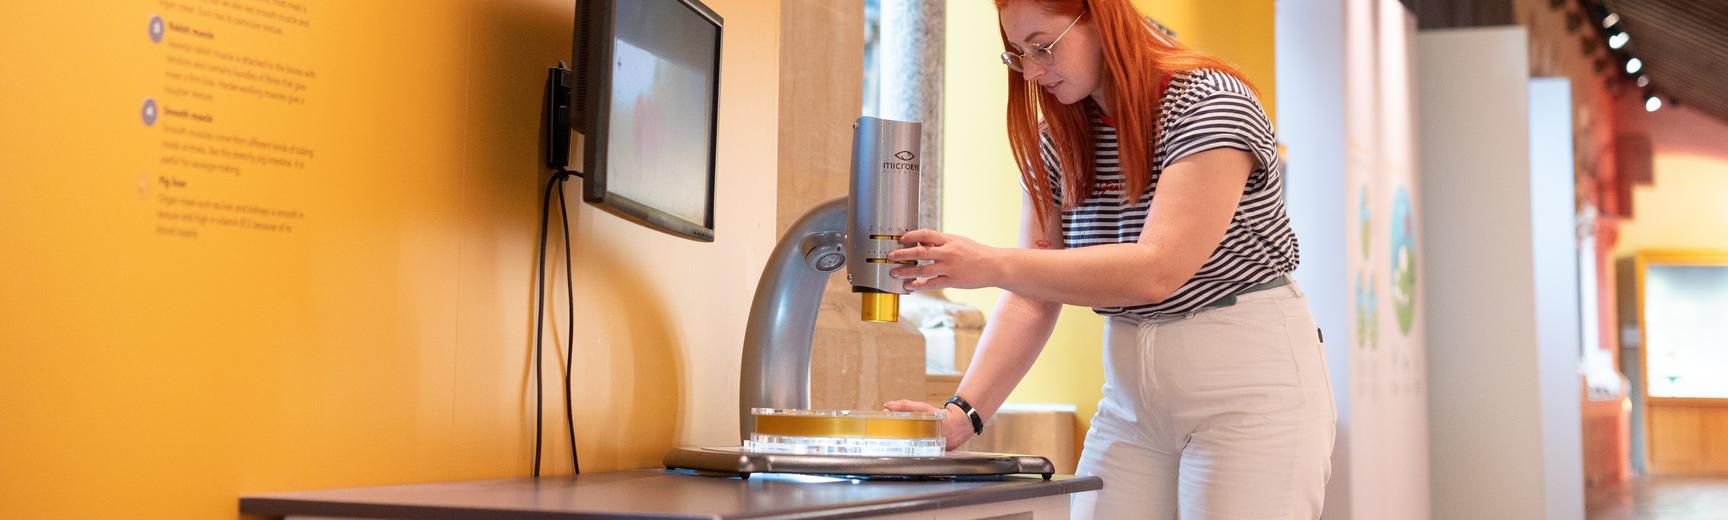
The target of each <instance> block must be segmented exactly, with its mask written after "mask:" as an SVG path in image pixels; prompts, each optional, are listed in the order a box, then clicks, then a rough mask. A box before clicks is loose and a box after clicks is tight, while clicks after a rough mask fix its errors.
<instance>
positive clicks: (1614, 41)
mask: <svg viewBox="0 0 1728 520" xmlns="http://www.w3.org/2000/svg"><path fill="white" fill-rule="evenodd" d="M1631 39H1632V35H1630V34H1626V33H1615V34H1614V35H1613V36H1609V37H1608V48H1610V49H1614V50H1619V49H1620V48H1621V47H1625V46H1626V42H1627V41H1628V40H1631Z"/></svg>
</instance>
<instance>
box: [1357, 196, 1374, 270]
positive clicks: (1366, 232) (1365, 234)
mask: <svg viewBox="0 0 1728 520" xmlns="http://www.w3.org/2000/svg"><path fill="white" fill-rule="evenodd" d="M1357 213H1358V215H1359V217H1358V220H1360V221H1361V222H1362V259H1364V260H1366V259H1368V252H1369V251H1371V249H1369V248H1370V247H1371V245H1370V244H1371V243H1372V242H1373V240H1370V239H1371V238H1372V237H1373V236H1374V234H1373V226H1372V225H1371V224H1372V222H1373V221H1372V220H1370V218H1372V217H1373V214H1372V213H1370V212H1369V211H1368V187H1367V186H1363V187H1362V197H1361V202H1359V203H1358V204H1357Z"/></svg>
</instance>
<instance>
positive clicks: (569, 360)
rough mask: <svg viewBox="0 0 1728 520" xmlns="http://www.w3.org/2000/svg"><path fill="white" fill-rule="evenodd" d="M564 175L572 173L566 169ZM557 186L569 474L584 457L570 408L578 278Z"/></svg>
mask: <svg viewBox="0 0 1728 520" xmlns="http://www.w3.org/2000/svg"><path fill="white" fill-rule="evenodd" d="M564 178H565V179H569V178H570V175H569V174H568V173H566V174H565V175H564ZM559 186H560V187H559V188H558V215H559V217H558V220H559V222H560V223H562V224H563V225H564V302H565V303H564V310H565V311H567V312H569V314H570V317H569V319H570V321H569V324H570V326H569V327H566V328H565V329H564V431H566V432H569V434H570V474H572V475H580V474H582V463H581V459H578V458H577V457H576V417H575V412H574V411H572V410H571V407H572V404H571V401H570V374H571V373H574V372H575V371H576V278H575V277H574V276H572V275H571V272H572V269H571V267H570V263H571V259H570V251H571V250H570V247H571V245H570V205H569V204H568V203H566V202H564V188H563V187H562V186H563V182H559Z"/></svg>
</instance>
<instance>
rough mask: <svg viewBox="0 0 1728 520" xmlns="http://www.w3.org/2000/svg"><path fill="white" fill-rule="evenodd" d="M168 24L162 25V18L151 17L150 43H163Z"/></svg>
mask: <svg viewBox="0 0 1728 520" xmlns="http://www.w3.org/2000/svg"><path fill="white" fill-rule="evenodd" d="M167 29H168V27H167V24H165V23H162V17H160V16H156V15H150V42H151V43H162V34H163V33H165V32H167Z"/></svg>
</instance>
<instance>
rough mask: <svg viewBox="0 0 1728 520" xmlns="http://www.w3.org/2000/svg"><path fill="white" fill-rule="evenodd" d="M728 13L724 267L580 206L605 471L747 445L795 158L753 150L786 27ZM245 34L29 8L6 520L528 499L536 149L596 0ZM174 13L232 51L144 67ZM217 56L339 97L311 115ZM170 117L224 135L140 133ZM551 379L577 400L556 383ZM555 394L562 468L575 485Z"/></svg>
mask: <svg viewBox="0 0 1728 520" xmlns="http://www.w3.org/2000/svg"><path fill="white" fill-rule="evenodd" d="M707 3H708V4H709V5H711V6H712V7H714V8H715V10H716V11H718V12H719V13H720V14H721V15H722V16H724V17H725V20H726V35H727V37H726V41H725V44H724V45H725V46H724V52H725V55H724V64H725V65H724V71H723V74H722V78H721V91H722V93H723V96H724V98H723V100H722V102H721V107H720V114H721V117H722V122H721V124H720V128H719V131H720V137H719V139H720V145H721V149H720V152H719V158H718V160H719V169H718V171H719V183H718V186H719V191H718V193H717V197H716V201H717V205H718V208H717V212H718V224H717V227H718V240H717V241H716V242H715V243H713V244H699V243H695V242H688V241H683V240H680V239H676V238H672V237H668V236H665V235H660V234H657V233H655V232H652V231H648V230H646V229H643V228H639V227H637V226H634V225H632V224H628V223H625V222H622V221H620V220H619V219H618V218H616V217H613V216H611V215H608V214H604V213H600V212H596V211H594V210H593V208H591V207H589V206H587V205H584V204H582V203H580V202H576V200H577V199H579V197H580V196H579V184H572V185H571V188H572V189H571V192H570V194H571V200H572V201H573V203H574V204H573V206H572V208H571V209H572V211H573V213H572V218H573V220H574V226H573V229H572V233H573V234H574V236H575V242H576V243H575V250H576V251H577V253H576V255H575V260H576V266H575V282H576V286H577V288H576V298H577V300H578V304H577V311H578V314H579V322H578V323H577V325H576V330H577V333H576V334H575V336H576V350H577V352H578V354H577V356H576V366H577V369H576V373H575V378H574V379H575V395H576V396H577V400H578V403H577V406H576V416H577V417H576V423H577V427H576V435H577V439H578V441H579V442H580V443H581V445H582V447H583V455H584V458H583V463H584V464H583V465H584V468H585V469H586V470H590V471H596V470H608V469H617V468H631V467H645V466H652V465H655V464H657V463H658V460H659V457H660V455H661V454H662V453H663V452H664V451H665V450H666V449H667V448H669V447H671V446H673V445H675V444H679V443H693V444H721V443H727V442H735V441H736V438H735V437H736V433H735V432H736V419H735V412H734V409H733V408H732V407H733V406H735V403H736V395H737V392H736V388H737V387H736V385H737V376H736V374H737V365H738V360H739V349H740V343H741V340H742V337H743V327H744V318H745V312H746V310H747V309H748V307H749V305H748V303H749V299H750V297H751V294H752V291H753V288H754V285H755V273H756V272H757V270H758V267H748V266H760V265H761V262H762V261H763V260H764V259H765V258H766V255H767V253H768V251H769V250H770V249H771V248H772V247H773V239H774V236H773V225H774V204H773V203H772V200H773V196H774V194H773V192H772V188H771V187H772V186H774V182H775V181H774V171H773V168H766V169H765V168H762V164H764V162H763V161H764V158H768V159H766V160H767V161H768V163H767V164H772V158H773V157H775V156H776V144H775V142H774V140H772V139H766V140H764V139H758V138H753V137H752V136H763V135H767V136H772V135H775V133H776V130H775V128H776V124H777V123H776V121H777V96H778V89H777V81H775V80H774V78H775V76H776V74H777V60H778V52H779V49H778V41H777V36H778V34H779V21H778V13H779V2H778V1H774V0H768V1H764V0H707ZM224 4H226V3H218V2H204V1H200V0H157V1H152V2H128V3H125V4H124V5H115V6H108V7H104V8H101V9H91V8H88V7H85V6H84V5H83V4H80V3H76V2H70V3H68V2H23V3H19V4H18V5H13V6H10V8H9V9H8V18H9V20H10V21H11V24H10V25H11V28H10V29H9V30H7V31H3V32H0V46H4V48H6V49H9V50H8V51H7V52H6V53H5V54H4V56H3V57H0V65H3V67H0V68H4V70H6V71H7V79H6V80H5V81H4V82H0V99H6V100H8V102H7V105H8V108H7V109H6V116H5V117H3V118H0V136H4V137H3V138H0V178H3V179H4V180H5V181H4V182H5V188H4V189H0V244H5V245H4V250H5V252H4V253H3V254H0V517H4V518H81V517H118V516H123V515H124V516H132V517H142V518H228V517H233V516H234V515H235V511H236V503H237V497H238V496H239V495H241V494H244V493H248V492H258V491H276V490H296V489H310V488H326V487H336V486H354V485H369V484H384V483H402V482H423V481H437V480H451V479H472V478H483V477H500V476H512V475H526V474H527V473H528V467H529V459H530V453H531V449H532V446H531V441H532V424H533V414H532V409H531V408H530V406H531V403H532V398H533V397H532V396H533V394H532V392H531V388H530V387H529V386H528V383H527V374H528V371H529V364H528V356H529V346H530V343H529V341H530V338H531V331H532V330H533V325H532V321H531V313H530V311H531V309H532V307H531V303H532V297H531V292H530V287H531V285H532V281H533V265H534V258H533V252H534V247H535V239H536V235H535V233H536V226H537V224H538V214H537V213H538V208H537V206H538V203H539V194H540V192H539V190H540V184H541V182H542V181H543V179H544V172H542V171H541V170H540V169H539V168H538V167H537V162H536V159H535V153H536V152H537V150H538V143H537V140H536V134H535V132H536V131H537V127H538V117H539V110H540V88H541V81H542V78H543V77H544V70H545V67H546V66H547V65H550V64H552V63H554V62H556V61H558V60H560V59H565V60H568V59H569V54H570V48H569V45H570V35H571V25H572V24H571V19H572V6H573V4H574V2H572V1H570V0H512V1H492V0H439V1H433V2H418V3H414V4H413V5H412V6H409V5H407V4H401V3H388V5H387V4H386V3H379V2H347V1H336V0H290V1H289V2H286V4H287V5H294V6H302V7H304V8H305V11H303V12H301V11H295V10H292V9H291V8H288V7H282V6H283V5H284V3H282V2H276V3H270V2H240V3H236V4H238V5H243V6H248V7H251V8H256V7H263V8H264V9H267V10H270V11H271V12H272V13H275V14H285V15H288V16H289V17H300V18H304V19H306V20H309V24H307V25H306V26H303V27H302V26H299V25H297V24H294V23H292V22H289V21H284V20H283V19H282V18H280V17H270V16H265V15H264V14H261V13H257V12H247V11H246V10H243V9H240V8H236V7H228V6H224ZM152 14H160V15H162V16H163V17H164V18H165V19H166V20H168V21H169V22H170V23H171V24H175V25H179V26H182V27H190V28H191V29H194V30H197V31H199V32H204V33H207V34H210V35H211V36H213V39H204V38H202V37H199V36H193V35H191V34H189V33H180V32H172V31H171V32H169V33H168V35H167V38H166V39H165V40H164V41H163V42H162V43H151V42H150V40H149V38H148V35H147V20H149V19H150V16H151V15H152ZM223 18H227V19H232V20H236V21H238V23H237V22H234V21H224V20H223ZM199 49H203V50H204V51H220V52H222V53H233V54H234V57H250V58H257V59H264V60H269V61H272V62H278V63H283V64H288V65H291V66H294V67H297V68H300V69H303V70H308V71H315V74H316V77H315V78H314V79H307V80H305V84H306V85H307V88H306V89H304V90H296V89H295V88H294V87H292V86H283V85H281V84H280V83H277V84H272V82H271V81H270V80H269V79H264V78H262V77H261V76H271V75H274V76H278V77H276V78H274V79H277V80H280V79H283V77H280V76H282V75H283V74H284V73H280V72H277V73H271V72H270V67H260V66H256V65H235V64H234V62H231V61H227V59H225V58H223V57H221V56H219V55H218V53H216V52H204V53H200V52H199ZM213 66H214V67H226V68H231V69H234V70H235V72H236V73H235V74H225V73H222V72H217V71H214V70H211V69H212V67H213ZM188 76H191V77H197V78H204V79H208V80H210V81H209V82H208V83H206V82H202V81H193V80H191V79H188ZM221 83H226V84H228V85H230V87H232V88H230V87H224V86H221ZM257 92H274V93H276V94H283V95H287V96H293V97H298V98H300V99H301V101H303V102H302V103H290V102H286V101H283V99H285V98H284V97H276V98H269V97H260V96H258V95H256V93H257ZM147 97H148V98H154V99H155V100H156V101H157V102H159V103H160V104H161V107H162V108H163V109H165V110H172V111H175V112H178V111H180V110H189V111H190V113H192V114H202V115H209V116H211V117H212V118H213V121H209V122H200V121H195V120H191V119H185V118H176V117H171V116H168V115H167V114H164V115H163V116H161V117H160V118H159V119H158V120H157V121H156V122H155V124H154V125H153V126H145V125H144V124H143V123H142V118H141V115H140V110H141V107H142V102H143V100H144V99H145V98H147ZM171 129H181V130H208V131H211V132H215V133H218V134H231V135H241V136H248V137H252V138H257V139H261V140H265V141H271V142H275V143H284V144H290V145H293V146H296V147H300V148H303V149H309V150H311V151H312V152H311V153H310V154H305V155H295V153H294V152H292V151H282V150H271V149H269V147H267V146H266V147H256V146H248V145H242V144H232V143H230V144H226V145H213V144H212V143H211V142H210V141H209V140H205V139H198V138H191V137H187V136H186V134H184V133H182V134H178V135H177V134H175V133H171V132H170V130H171ZM191 144H198V145H202V146H214V147H226V148H229V151H230V152H244V153H248V154H253V155H259V156H268V157H275V158H278V159H284V160H296V161H300V162H301V163H302V164H301V165H300V166H293V165H269V164H265V165H260V164H254V163H249V162H246V161H245V160H242V159H238V158H235V157H234V156H223V155H222V154H220V153H199V152H193V151H189V150H187V149H186V148H185V147H186V145H191ZM170 146H176V147H179V149H178V150H171V149H170V148H169V147H170ZM186 158H190V159H194V160H195V161H193V162H203V163H212V164H220V165H224V166H225V167H224V168H221V169H216V170H210V169H202V168H197V167H191V166H188V165H187V163H184V162H180V161H179V160H180V159H186ZM230 167H231V168H230ZM765 186H766V187H769V191H768V192H766V193H763V192H761V189H762V187H765ZM764 197H766V199H764ZM170 200H199V201H209V202H210V206H207V207H190V208H188V207H186V206H185V205H181V204H174V205H171V204H169V202H168V201H170ZM763 200H768V201H769V203H768V204H762V201H763ZM221 204H230V205H233V206H246V205H255V206H259V207H264V208H271V209H275V210H282V211H285V212H286V213H278V214H265V215H261V214H258V213H255V212H248V211H245V210H238V209H233V208H228V209H224V208H221V207H219V206H220V205H221ZM169 215H184V216H192V217H201V218H204V219H207V220H204V221H203V223H202V224H198V223H189V222H186V221H171V220H169V218H168V216H169ZM224 218H226V219H231V220H233V221H235V222H239V221H241V220H242V219H250V220H252V221H255V222H262V223H267V224H272V225H276V224H285V225H287V227H286V228H278V230H275V231H262V230H259V229H245V228H240V227H233V226H225V225H221V224H219V223H218V222H219V221H220V220H221V219H224ZM164 230H178V231H175V232H180V233H187V234H190V233H196V235H197V236H196V237H195V238H188V237H183V236H174V235H172V234H163V233H162V231H164ZM556 242H557V240H556V239H554V243H556ZM694 258H700V259H702V261H701V262H694V261H691V260H690V259H694ZM554 272H557V270H554ZM560 279H561V276H560ZM554 287H557V286H554ZM549 294H557V295H560V296H561V295H562V291H561V290H557V291H549ZM552 311H553V312H552V314H551V315H552V316H562V315H563V314H564V313H563V309H562V307H557V308H554V309H552ZM559 329H560V332H558V333H556V334H553V335H552V336H550V340H552V341H557V342H560V343H561V342H562V340H563V339H564V338H565V337H566V334H565V332H563V329H564V327H562V326H560V327H559ZM547 368H548V371H547V375H548V376H549V379H551V380H553V381H556V380H557V377H558V373H559V372H558V363H553V362H549V363H548V365H547ZM547 388H548V393H547V400H548V407H547V408H548V413H547V415H546V419H547V423H548V427H547V429H546V431H547V433H548V435H547V439H548V444H549V446H551V451H550V453H549V455H548V460H549V461H552V462H549V471H550V472H551V473H553V474H563V473H567V472H568V469H569V468H568V463H563V464H560V463H558V462H556V461H558V460H561V459H565V458H566V457H565V455H566V452H565V450H563V449H562V448H561V447H560V446H561V445H562V443H561V440H562V439H563V437H564V432H563V429H562V420H561V418H560V416H559V414H558V413H557V410H558V406H557V405H555V404H554V403H557V398H558V396H559V392H557V391H555V390H553V389H554V388H555V385H553V384H548V385H547Z"/></svg>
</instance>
